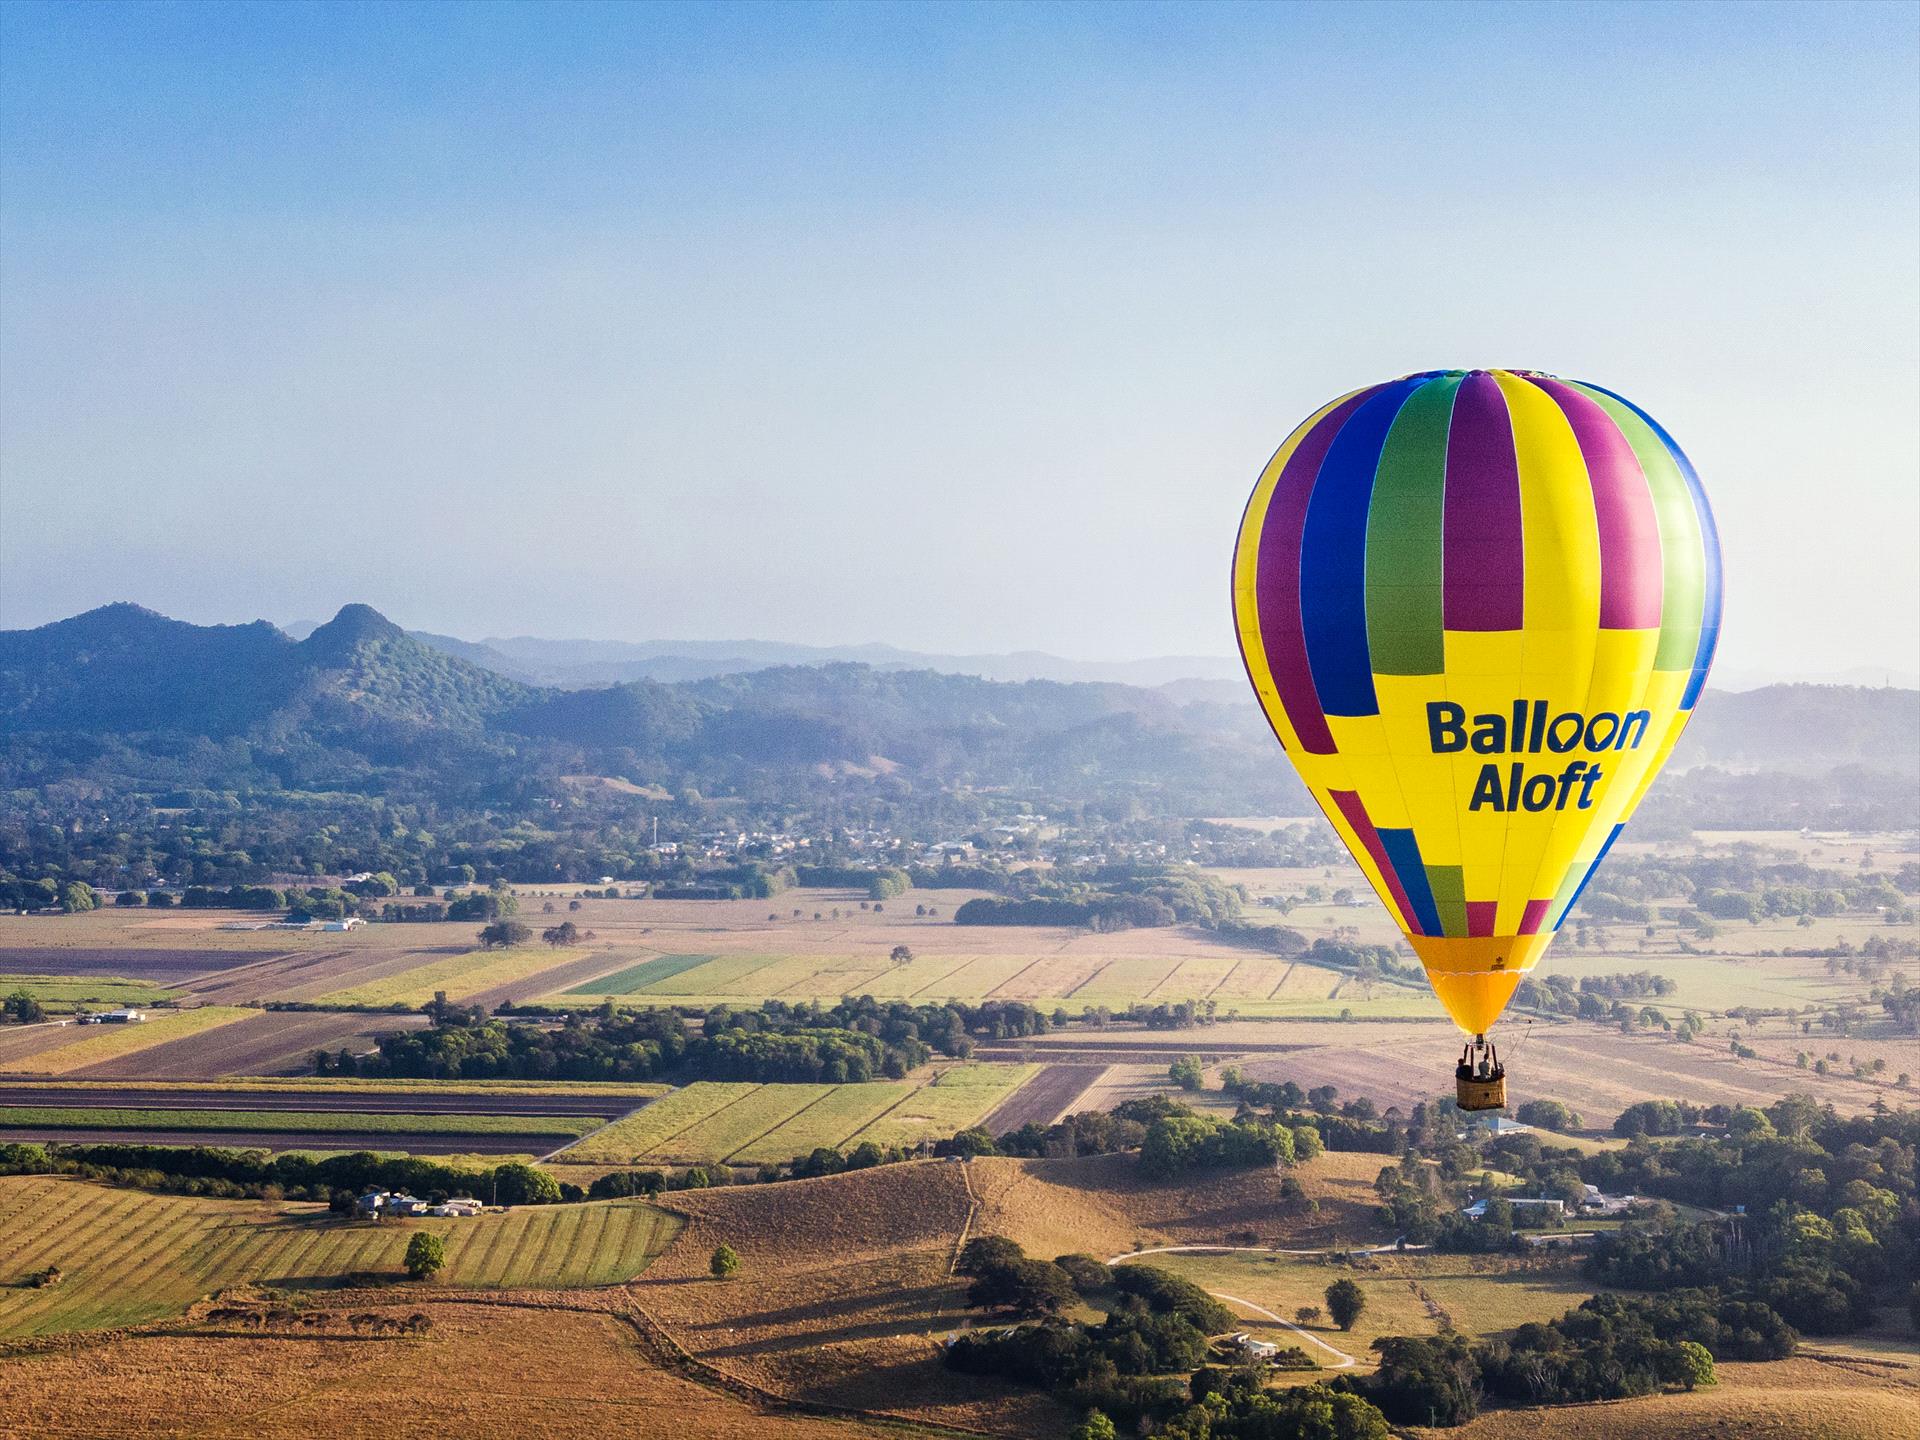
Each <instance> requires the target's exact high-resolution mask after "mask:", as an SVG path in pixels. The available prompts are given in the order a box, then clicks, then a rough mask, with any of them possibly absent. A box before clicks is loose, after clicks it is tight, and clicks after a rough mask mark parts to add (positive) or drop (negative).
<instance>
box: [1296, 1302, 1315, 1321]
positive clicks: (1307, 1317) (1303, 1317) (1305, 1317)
mask: <svg viewBox="0 0 1920 1440" xmlns="http://www.w3.org/2000/svg"><path fill="white" fill-rule="evenodd" d="M1293 1318H1294V1321H1295V1323H1297V1324H1300V1325H1318V1324H1319V1323H1320V1307H1319V1306H1318V1305H1302V1306H1301V1307H1300V1308H1299V1309H1298V1310H1296V1311H1294V1312H1293Z"/></svg>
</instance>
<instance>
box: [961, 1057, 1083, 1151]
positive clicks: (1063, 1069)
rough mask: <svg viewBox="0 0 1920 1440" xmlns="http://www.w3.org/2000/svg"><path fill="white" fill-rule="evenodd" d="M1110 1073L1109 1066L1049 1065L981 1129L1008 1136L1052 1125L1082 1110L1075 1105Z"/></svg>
mask: <svg viewBox="0 0 1920 1440" xmlns="http://www.w3.org/2000/svg"><path fill="white" fill-rule="evenodd" d="M1106 1073H1107V1067H1106V1066H1105V1065H1098V1064H1095V1065H1049V1066H1047V1067H1046V1069H1044V1070H1042V1071H1041V1072H1040V1073H1039V1074H1038V1075H1035V1076H1034V1077H1033V1078H1032V1079H1031V1080H1029V1081H1028V1082H1027V1083H1026V1084H1024V1085H1022V1086H1021V1087H1020V1088H1019V1089H1018V1090H1016V1091H1015V1092H1014V1093H1013V1094H1012V1095H1009V1096H1008V1097H1007V1098H1006V1099H1005V1100H1004V1101H1002V1102H1001V1103H1000V1105H999V1106H997V1107H996V1108H995V1109H994V1110H993V1111H992V1112H991V1113H990V1114H989V1115H988V1116H987V1118H986V1119H984V1120H982V1121H981V1122H980V1125H981V1128H982V1129H984V1130H985V1131H987V1133H988V1134H990V1135H1004V1134H1006V1132H1007V1131H1009V1130H1018V1129H1019V1128H1020V1127H1021V1126H1022V1125H1027V1124H1033V1125H1051V1124H1053V1122H1054V1121H1056V1120H1058V1119H1059V1118H1060V1117H1061V1116H1062V1115H1067V1114H1071V1113H1072V1112H1073V1111H1074V1110H1075V1109H1077V1108H1079V1107H1078V1106H1077V1105H1076V1104H1075V1103H1074V1102H1075V1101H1077V1100H1079V1098H1080V1097H1081V1096H1082V1095H1084V1094H1086V1093H1087V1091H1088V1090H1090V1089H1092V1088H1093V1086H1094V1084H1095V1083H1096V1082H1097V1081H1098V1080H1099V1079H1100V1077H1101V1076H1102V1075H1104V1074H1106Z"/></svg>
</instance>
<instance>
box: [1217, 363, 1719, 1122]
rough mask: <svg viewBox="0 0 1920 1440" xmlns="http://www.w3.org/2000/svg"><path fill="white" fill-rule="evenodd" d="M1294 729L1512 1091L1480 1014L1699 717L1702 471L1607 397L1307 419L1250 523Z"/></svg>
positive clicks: (1412, 386) (1464, 379) (1713, 615)
mask: <svg viewBox="0 0 1920 1440" xmlns="http://www.w3.org/2000/svg"><path fill="white" fill-rule="evenodd" d="M1233 607H1234V619H1235V624H1236V627H1237V629H1238V631H1239V638H1240V650H1241V655H1242V657H1243V658H1244V659H1245V661H1246V667H1247V675H1248V677H1249V678H1250V679H1251V680H1252V682H1253V688H1254V690H1255V692H1256V693H1257V694H1258V696H1259V698H1260V703H1261V706H1262V707H1263V708H1264V709H1265V711H1266V714H1267V719H1268V721H1269V722H1270V723H1271V724H1272V726H1273V730H1274V734H1275V735H1276V736H1278V737H1279V740H1280V743H1281V745H1282V746H1283V747H1284V748H1285V750H1286V753H1287V755H1288V757H1289V758H1290V759H1291V760H1292V761H1293V763H1294V765H1295V767H1296V768H1297V769H1298V770H1299V772H1300V777H1301V779H1302V780H1304V781H1305V782H1306V785H1307V789H1308V790H1309V791H1311V792H1312V794H1313V798H1314V799H1315V800H1316V801H1318V802H1319V805H1320V808H1321V809H1322V810H1323V811H1325V812H1326V816H1327V819H1328V820H1329V821H1330V822H1332V824H1333V827H1334V829H1335V830H1337V831H1338V832H1339V834H1340V837H1341V839H1343V840H1344V841H1345V842H1346V844H1347V846H1348V848H1349V849H1350V850H1351V851H1352V852H1353V856H1354V859H1355V860H1356V861H1357V862H1358V863H1359V865H1360V868H1361V869H1362V870H1363V871H1364V872H1365V873H1366V876H1367V879H1368V880H1369V881H1370V882H1371V883H1372V885H1373V888H1374V890H1375V891H1376V892H1377V893H1378V895H1379V897H1380V900H1381V903H1382V904H1384V905H1385V906H1386V907H1387V909H1388V910H1389V911H1390V912H1391V913H1392V915H1393V918H1394V919H1395V920H1396V921H1397V922H1398V923H1399V925H1400V928H1401V929H1402V930H1403V931H1404V932H1405V933H1406V936H1407V939H1408V941H1409V943H1411V944H1412V946H1413V949H1414V951H1415V953H1416V954H1418V955H1419V957H1420V961H1421V963H1422V965H1424V966H1425V968H1426V972H1427V977H1428V979H1429V980H1430V981H1431V982H1432V984H1433V988H1434V991H1435V993H1436V994H1437V995H1438V996H1439V998H1440V1001H1441V1003H1442V1004H1443V1005H1444V1006H1445V1007H1446V1009H1447V1013H1448V1014H1449V1015H1451V1016H1452V1017H1453V1020H1454V1022H1455V1023H1456V1024H1457V1025H1458V1026H1459V1027H1460V1029H1461V1030H1462V1031H1463V1032H1465V1034H1466V1035H1467V1037H1468V1039H1467V1041H1466V1043H1465V1047H1464V1049H1463V1051H1462V1054H1461V1058H1460V1064H1459V1066H1458V1067H1457V1068H1456V1071H1455V1076H1456V1081H1457V1095H1458V1098H1459V1101H1460V1104H1461V1107H1462V1108H1463V1109H1498V1108H1500V1107H1501V1106H1503V1105H1504V1104H1505V1103H1506V1085H1505V1071H1504V1069H1503V1068H1502V1067H1501V1065H1500V1061H1499V1056H1498V1054H1497V1052H1496V1051H1495V1049H1494V1048H1493V1046H1492V1045H1491V1043H1490V1042H1489V1041H1488V1040H1487V1038H1486V1036H1487V1031H1488V1030H1489V1029H1490V1028H1491V1026H1492V1025H1493V1023H1494V1021H1495V1020H1496V1019H1497V1018H1498V1017H1499V1015H1500V1013H1501V1011H1502V1010H1504V1009H1505V1008H1506V1006H1507V1002H1508V1001H1509V1000H1510V999H1511V998H1512V997H1513V992H1514V990H1515V989H1516V988H1517V987H1518V985H1519V983H1520V978H1521V976H1523V975H1524V974H1526V972H1527V971H1528V970H1530V969H1532V968H1533V966H1534V965H1535V964H1536V963H1538V961H1539V959H1540V956H1541V954H1542V952H1544V951H1545V949H1546V948H1547V945H1548V943H1549V942H1550V941H1551V940H1552V939H1553V935H1554V932H1555V931H1556V930H1558V929H1559V927H1560V924H1561V922H1562V921H1563V920H1565V919H1566V916H1567V912H1568V911H1569V910H1570V909H1572V908H1573V905H1574V903H1575V902H1576V901H1577V900H1578V899H1579V898H1580V892H1581V890H1582V889H1583V888H1584V887H1585V886H1586V884H1587V882H1588V881H1589V880H1590V879H1592V877H1593V873H1594V871H1595V870H1596V869H1597V868H1598V867H1599V865H1600V862H1601V861H1602V860H1604V859H1605V858H1606V854H1607V850H1608V848H1609V847H1610V846H1611V845H1612V844H1613V843H1614V841H1615V840H1617V839H1618V838H1619V836H1620V831H1621V828H1622V827H1623V826H1624V825H1625V824H1626V822H1627V820H1628V818H1629V817H1630V816H1631V815H1632V814H1633V812H1634V809H1635V807H1636V806H1637V805H1638V804H1639V803H1640V798H1641V796H1643V795H1644V794H1646V791H1647V786H1648V785H1649V784H1650V783H1651V782H1652V780H1653V777H1654V776H1655V775H1656V774H1657V773H1658V772H1659V770H1660V767H1661V765H1662V764H1664V763H1665V761H1666V758H1667V756H1668V755H1669V754H1670V753H1671V752H1672V750H1673V746H1674V742H1675V741H1676V740H1678V739H1679V737H1680V732H1681V731H1682V730H1683V729H1684V728H1685V727H1686V723H1687V719H1688V717H1689V716H1690V715H1691V714H1692V712H1693V706H1694V702H1695V701H1696V700H1698V699H1699V697H1700V691H1701V688H1702V686H1703V685H1704V684H1705V683H1706V678H1707V669H1708V666H1709V665H1711V663H1712V661H1713V652H1714V646H1715V642H1716V641H1717V639H1718V637H1719V633H1720V546H1719V539H1718V537H1717V535H1716V533H1715V530H1714V523H1713V513H1712V511H1711V510H1710V509H1709V508H1708V506H1707V497H1706V493H1705V492H1704V491H1703V490H1702V489H1701V486H1700V480H1699V477H1698V476H1697V475H1696V474H1695V473H1694V469H1693V466H1692V465H1691V464H1689V463H1688V461H1687V457H1686V456H1685V455H1684V454H1682V453H1681V451H1680V447H1679V446H1678V445H1676V444H1675V443H1674V442H1673V439H1672V437H1671V436H1669V435H1668V434H1667V432H1666V431H1665V430H1664V429H1662V428H1661V427H1660V425H1659V423H1658V422H1657V421H1655V420H1654V419H1653V417H1652V416H1650V415H1648V414H1647V413H1646V412H1645V411H1644V410H1642V409H1640V408H1639V407H1638V406H1636V405H1634V404H1633V403H1632V402H1631V401H1628V400H1626V399H1623V398H1622V397H1621V396H1619V395H1616V394H1614V393H1613V392H1612V391H1610V390H1605V389H1602V388H1601V387H1599V386H1597V385H1591V384H1587V383H1584V382H1581V381H1576V380H1562V379H1558V378H1556V377H1554V376H1551V375H1543V374H1537V373H1535V372H1532V371H1526V370H1468V371H1461V370H1431V371H1424V372H1422V373H1420V374H1417V375H1409V376H1406V377H1405V378H1404V379H1400V380H1391V381H1388V382H1386V383H1385V384H1381V385H1374V386H1370V387H1368V388H1367V389H1364V390H1356V391H1354V392H1353V393H1352V394H1350V395H1346V396H1343V397H1341V398H1340V399H1338V400H1335V401H1333V402H1332V403H1331V404H1329V405H1327V406H1325V407H1324V408H1322V409H1321V410H1319V411H1317V412H1316V413H1315V414H1313V415H1312V416H1310V417H1308V419H1307V421H1306V423H1305V424H1303V425H1301V426H1300V428H1299V429H1297V430H1295V431H1294V432H1293V434H1292V435H1290V436H1289V437H1288V438H1287V441H1286V443H1285V444H1284V445H1282V446H1281V447H1280V449H1279V452H1278V453H1277V454H1275V455H1274V457H1273V459H1272V460H1271V461H1269V462H1268V464H1267V468H1266V469H1265V471H1263V472H1262V474H1261V476H1260V482H1259V484H1258V485H1256V486H1255V487H1254V491H1253V498H1252V499H1251V500H1250V501H1249V502H1248V504H1247V510H1246V515H1245V518H1244V519H1243V520H1242V522H1241V525H1240V537H1239V544H1238V546H1237V548H1236V551H1235V555H1234V566H1233Z"/></svg>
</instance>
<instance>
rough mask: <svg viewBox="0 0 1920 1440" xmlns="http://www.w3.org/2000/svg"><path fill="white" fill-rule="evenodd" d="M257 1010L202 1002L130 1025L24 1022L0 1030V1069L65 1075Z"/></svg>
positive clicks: (158, 1012)
mask: <svg viewBox="0 0 1920 1440" xmlns="http://www.w3.org/2000/svg"><path fill="white" fill-rule="evenodd" d="M255 1013H256V1012H254V1011H251V1010H240V1009H233V1008H229V1007H226V1006H218V1005H206V1006H202V1007H201V1008H199V1009H197V1010H160V1011H156V1012H154V1014H153V1015H152V1016H151V1017H150V1018H149V1019H147V1020H145V1021H143V1022H141V1023H139V1024H133V1025H23V1026H20V1027H18V1028H17V1029H9V1030H0V1073H4V1072H10V1071H18V1072H21V1073H23V1074H31V1075H66V1074H71V1073H72V1072H73V1071H75V1070H83V1069H86V1068H87V1067H88V1066H91V1065H99V1064H102V1063H104V1062H106V1061H110V1060H116V1059H120V1058H122V1057H124V1056H128V1055H132V1054H135V1053H137V1052H139V1051H142V1050H151V1049H153V1048H154V1047H155V1046H158V1045H162V1044H165V1043H167V1042H169V1041H172V1040H179V1039H184V1038H186V1037H187V1036H190V1035H199V1034H202V1033H203V1032H205V1031H208V1030H212V1029H214V1028H216V1027H218V1026H221V1025H231V1024H232V1023H233V1022H234V1021H236V1020H242V1019H245V1018H247V1017H248V1016H250V1015H253V1014H255Z"/></svg>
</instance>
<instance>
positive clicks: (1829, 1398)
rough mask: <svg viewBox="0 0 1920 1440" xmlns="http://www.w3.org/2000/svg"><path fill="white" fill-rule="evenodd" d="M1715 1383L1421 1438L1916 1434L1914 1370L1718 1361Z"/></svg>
mask: <svg viewBox="0 0 1920 1440" xmlns="http://www.w3.org/2000/svg"><path fill="white" fill-rule="evenodd" d="M1719 1372H1720V1383H1719V1384H1718V1385H1715V1386H1714V1387H1712V1388H1711V1389H1707V1390H1695V1391H1693V1392H1691V1393H1688V1394H1675V1395H1651V1396H1648V1397H1646V1398H1645V1399H1641V1400H1619V1401H1615V1402H1613V1403H1611V1404H1607V1405H1568V1406H1560V1407H1556V1408H1554V1409H1551V1410H1498V1411H1493V1412H1491V1413H1489V1414H1486V1415H1482V1416H1481V1417H1480V1418H1479V1419H1478V1420H1475V1421H1474V1422H1473V1423H1472V1424H1470V1425H1467V1426H1464V1427H1462V1428H1460V1429H1457V1430H1416V1431H1414V1432H1412V1433H1413V1434H1415V1435H1419V1436H1422V1437H1425V1440H1539V1437H1541V1436H1552V1437H1554V1440H1708V1437H1713V1440H1720V1437H1729V1436H1737V1437H1739V1440H1916V1437H1920V1384H1916V1378H1915V1377H1916V1371H1914V1370H1912V1369H1908V1370H1905V1371H1895V1370H1886V1369H1881V1368H1878V1367H1868V1366H1842V1365H1832V1364H1823V1363H1821V1362H1820V1361H1818V1360H1812V1359H1804V1358H1803V1359H1795V1360H1781V1361H1775V1362H1772V1363H1770V1364H1765V1365H1740V1364H1732V1365H1722V1366H1720V1367H1719Z"/></svg>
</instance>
